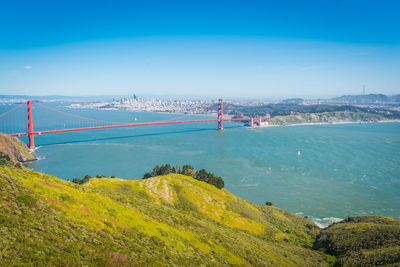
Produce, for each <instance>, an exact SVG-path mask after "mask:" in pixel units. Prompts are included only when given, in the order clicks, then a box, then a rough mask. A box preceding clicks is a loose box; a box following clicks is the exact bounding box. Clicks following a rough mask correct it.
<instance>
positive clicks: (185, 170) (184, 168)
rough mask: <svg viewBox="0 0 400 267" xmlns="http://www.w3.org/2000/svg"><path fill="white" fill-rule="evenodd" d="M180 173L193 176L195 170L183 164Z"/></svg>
mask: <svg viewBox="0 0 400 267" xmlns="http://www.w3.org/2000/svg"><path fill="white" fill-rule="evenodd" d="M181 174H183V175H187V176H191V177H194V176H195V175H196V170H195V169H194V168H193V167H192V166H190V165H183V166H182V171H181Z"/></svg>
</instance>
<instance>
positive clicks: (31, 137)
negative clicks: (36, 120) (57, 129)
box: [26, 100, 35, 149]
mask: <svg viewBox="0 0 400 267" xmlns="http://www.w3.org/2000/svg"><path fill="white" fill-rule="evenodd" d="M26 104H27V106H28V138H29V148H30V149H34V148H35V133H34V131H33V120H32V105H31V104H32V102H31V101H30V100H28V101H27V102H26Z"/></svg>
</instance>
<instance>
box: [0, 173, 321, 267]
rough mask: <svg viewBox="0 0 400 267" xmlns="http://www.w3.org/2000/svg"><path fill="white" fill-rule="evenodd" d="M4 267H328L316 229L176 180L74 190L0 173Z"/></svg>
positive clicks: (93, 184) (114, 182) (105, 182)
mask: <svg viewBox="0 0 400 267" xmlns="http://www.w3.org/2000/svg"><path fill="white" fill-rule="evenodd" d="M0 190H1V191H0V192H1V206H0V235H1V239H0V247H1V248H2V249H1V254H0V255H1V256H0V257H1V260H2V263H4V264H5V265H21V264H24V263H30V262H34V263H36V264H39V265H47V264H49V263H51V264H53V265H66V264H70V265H84V264H89V265H118V264H123V265H143V264H144V265H149V264H150V265H157V266H159V265H164V266H166V265H186V266H187V265H191V266H198V265H201V264H205V265H210V266H214V265H257V266H262V265H275V266H276V265H287V266H290V265H297V266H311V265H312V266H318V265H325V261H324V258H325V257H324V256H323V254H321V253H320V252H316V251H312V250H311V249H310V247H311V246H312V243H313V241H314V237H315V236H316V234H317V233H318V232H319V229H318V228H317V227H316V226H315V225H314V224H313V223H311V222H310V221H308V220H306V219H304V218H302V217H300V216H297V215H293V214H290V213H288V212H285V211H283V210H281V209H278V208H275V207H267V206H265V207H264V206H257V205H255V204H252V203H250V202H247V201H245V200H243V199H241V198H238V197H236V196H234V195H233V194H231V193H229V192H228V191H226V190H224V189H222V190H220V189H217V188H216V187H214V186H212V185H209V184H206V183H204V182H199V181H196V180H194V179H193V178H191V177H186V176H182V175H177V174H175V175H167V176H163V177H155V178H149V179H146V180H136V181H127V180H122V179H117V178H114V179H112V178H102V179H92V180H91V181H90V182H89V183H86V184H85V185H76V184H73V183H70V182H67V181H63V180H60V179H58V178H56V177H54V176H51V175H47V174H42V173H37V172H33V171H30V170H27V169H25V168H23V169H20V168H16V167H6V166H2V167H0Z"/></svg>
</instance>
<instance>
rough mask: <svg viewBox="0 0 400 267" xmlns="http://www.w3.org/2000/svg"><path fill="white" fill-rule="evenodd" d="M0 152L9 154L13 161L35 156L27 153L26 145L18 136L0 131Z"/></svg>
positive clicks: (31, 158)
mask: <svg viewBox="0 0 400 267" xmlns="http://www.w3.org/2000/svg"><path fill="white" fill-rule="evenodd" d="M0 152H3V153H4V154H7V155H8V156H10V158H11V160H12V161H13V162H14V163H17V162H18V161H28V160H34V159H35V157H34V156H33V155H32V154H30V153H29V150H28V147H27V146H26V145H25V144H24V143H23V142H22V141H20V140H19V139H18V138H14V137H11V136H9V135H5V134H2V133H0Z"/></svg>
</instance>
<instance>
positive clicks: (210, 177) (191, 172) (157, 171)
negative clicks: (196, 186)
mask: <svg viewBox="0 0 400 267" xmlns="http://www.w3.org/2000/svg"><path fill="white" fill-rule="evenodd" d="M170 173H179V174H182V175H186V176H191V177H193V178H194V179H196V180H199V181H202V182H206V183H208V184H212V185H214V186H215V187H217V188H219V189H221V188H223V187H224V186H225V182H224V180H223V179H222V178H221V177H220V176H216V175H215V174H214V173H209V172H207V171H206V170H205V169H201V170H199V171H196V170H195V169H194V168H193V167H192V166H190V165H183V166H182V170H181V168H180V167H179V166H175V167H172V168H171V165H170V164H165V165H161V166H158V165H156V166H155V167H154V168H153V171H152V172H146V173H145V174H144V175H143V178H142V179H147V178H150V177H155V176H160V175H166V174H170Z"/></svg>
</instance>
